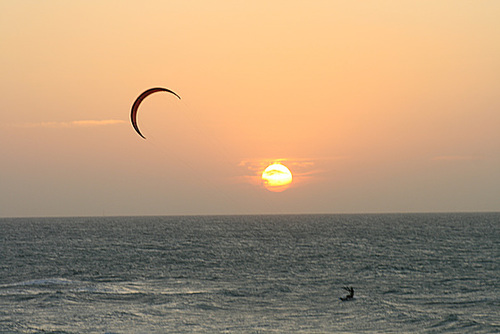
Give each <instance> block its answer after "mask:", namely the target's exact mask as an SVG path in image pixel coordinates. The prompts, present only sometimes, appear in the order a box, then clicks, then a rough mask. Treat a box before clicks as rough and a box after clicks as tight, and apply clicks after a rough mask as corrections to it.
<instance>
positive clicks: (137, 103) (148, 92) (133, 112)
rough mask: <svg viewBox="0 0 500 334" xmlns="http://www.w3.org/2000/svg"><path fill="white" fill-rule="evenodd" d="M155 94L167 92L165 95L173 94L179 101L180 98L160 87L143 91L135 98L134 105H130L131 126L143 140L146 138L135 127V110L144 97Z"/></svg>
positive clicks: (137, 127)
mask: <svg viewBox="0 0 500 334" xmlns="http://www.w3.org/2000/svg"><path fill="white" fill-rule="evenodd" d="M156 92H167V93H171V94H174V95H175V96H177V97H178V98H179V100H180V98H181V97H180V96H179V95H177V94H176V93H175V92H174V91H171V90H170V89H167V88H161V87H157V88H150V89H148V90H146V91H144V92H143V93H142V94H141V95H139V96H138V97H137V99H136V100H135V101H134V104H133V105H132V110H131V112H130V119H131V121H132V126H133V127H134V129H135V131H137V133H138V134H139V136H141V137H142V138H144V139H146V137H144V136H143V135H142V133H141V131H140V130H139V126H137V110H138V109H139V105H140V104H141V102H142V101H143V100H144V99H145V98H146V97H148V96H149V95H151V94H153V93H156Z"/></svg>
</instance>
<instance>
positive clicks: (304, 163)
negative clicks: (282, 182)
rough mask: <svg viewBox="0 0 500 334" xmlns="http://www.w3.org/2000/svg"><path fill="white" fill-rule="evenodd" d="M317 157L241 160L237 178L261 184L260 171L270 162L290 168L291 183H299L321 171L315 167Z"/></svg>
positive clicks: (253, 183) (245, 181)
mask: <svg viewBox="0 0 500 334" xmlns="http://www.w3.org/2000/svg"><path fill="white" fill-rule="evenodd" d="M317 160H318V159H304V158H278V159H271V158H261V159H246V160H242V161H241V162H240V163H239V164H238V167H240V168H241V169H242V174H243V175H241V176H240V177H239V178H238V179H239V180H240V181H241V182H244V183H250V184H252V185H255V186H258V185H262V173H263V171H264V170H265V169H266V167H268V166H269V165H271V164H276V163H278V164H283V165H285V166H286V167H287V168H288V169H290V171H291V173H292V175H293V184H294V185H296V184H300V183H302V182H304V181H306V180H307V179H309V178H311V177H312V176H313V175H314V174H317V173H320V172H321V171H320V170H319V169H318V168H317V167H316V163H317Z"/></svg>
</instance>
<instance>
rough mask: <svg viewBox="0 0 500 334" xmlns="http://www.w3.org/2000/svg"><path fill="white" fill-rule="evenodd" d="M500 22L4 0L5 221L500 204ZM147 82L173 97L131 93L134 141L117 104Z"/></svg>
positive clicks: (86, 0) (0, 29)
mask: <svg viewBox="0 0 500 334" xmlns="http://www.w3.org/2000/svg"><path fill="white" fill-rule="evenodd" d="M499 17H500V1H496V0H491V1H461V0H453V1H451V0H450V1H444V0H443V1H436V0H430V1H426V0H423V1H414V0H412V1H406V0H394V1H351V0H345V1H337V0H323V1H302V0H301V1H298V0H287V1H281V0H279V1H278V0H277V1H260V0H254V1H232V0H226V1H220V0H214V1H201V0H199V1H198V0H182V1H181V0H179V1H143V0H141V1H122V0H120V1H107V0H99V1H92V0H71V1H62V0H61V1H25V0H4V1H2V2H1V3H0V45H1V50H2V51H1V52H0V85H1V87H0V88H1V95H0V96H1V109H0V110H1V115H2V118H1V120H0V140H1V145H0V155H1V165H0V189H1V192H0V216H1V217H17V216H94V215H177V214H267V213H277V214H287V213H290V214H294V213H372V212H373V213H375V212H377V213H378V212H436V211H500V37H499V36H500V20H499ZM151 87H166V88H169V89H172V90H174V91H175V92H176V93H177V94H179V95H180V96H181V97H182V99H181V100H178V99H176V98H175V97H174V96H173V95H170V94H167V93H163V92H160V93H156V94H154V95H151V96H150V97H148V99H146V100H145V101H144V102H143V103H142V105H141V108H140V110H139V114H138V122H139V126H140V129H141V131H142V133H143V134H144V135H145V137H146V138H147V139H146V140H144V139H142V138H141V137H139V135H138V134H137V133H136V132H135V131H134V129H133V128H132V126H131V124H130V107H131V105H132V103H133V102H134V100H135V98H136V97H137V96H138V95H139V94H140V93H141V92H142V91H144V90H146V89H148V88H151ZM273 162H280V163H282V164H283V165H286V166H287V167H288V168H289V169H290V171H291V172H292V174H293V182H292V184H291V185H290V187H288V188H287V189H286V190H284V191H281V192H272V191H269V190H268V189H266V188H265V187H264V186H263V184H262V180H261V174H262V171H263V170H264V169H265V168H266V167H267V166H268V165H269V164H270V163H273Z"/></svg>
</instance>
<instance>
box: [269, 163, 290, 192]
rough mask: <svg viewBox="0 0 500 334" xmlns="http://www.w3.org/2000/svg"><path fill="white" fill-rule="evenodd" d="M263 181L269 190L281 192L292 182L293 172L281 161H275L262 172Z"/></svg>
mask: <svg viewBox="0 0 500 334" xmlns="http://www.w3.org/2000/svg"><path fill="white" fill-rule="evenodd" d="M262 183H263V184H264V187H266V188H267V190H270V191H274V192H280V191H283V190H285V189H287V188H288V187H289V186H290V183H292V173H291V172H290V170H289V169H288V168H287V167H286V166H285V165H282V164H280V163H273V164H271V165H269V166H267V168H266V169H265V170H264V172H262Z"/></svg>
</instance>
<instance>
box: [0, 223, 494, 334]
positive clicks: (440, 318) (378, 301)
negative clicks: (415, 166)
mask: <svg viewBox="0 0 500 334" xmlns="http://www.w3.org/2000/svg"><path fill="white" fill-rule="evenodd" d="M499 258H500V213H476V214H466V213H461V214H386V215H375V214H374V215H269V216H182V217H93V218H83V217H80V218H16V219H6V218H4V219H0V332H2V333H40V332H44V333H50V332H57V333H334V332H335V333H337V332H355V333H356V332H357V333H359V332H380V333H386V332H425V333H442V332H470V333H494V332H500V279H499V278H500V260H499ZM343 286H352V287H354V290H355V295H354V299H352V300H350V301H346V302H343V301H341V300H340V297H343V296H345V295H346V294H347V292H346V291H344V290H343V289H342V287H343Z"/></svg>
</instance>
